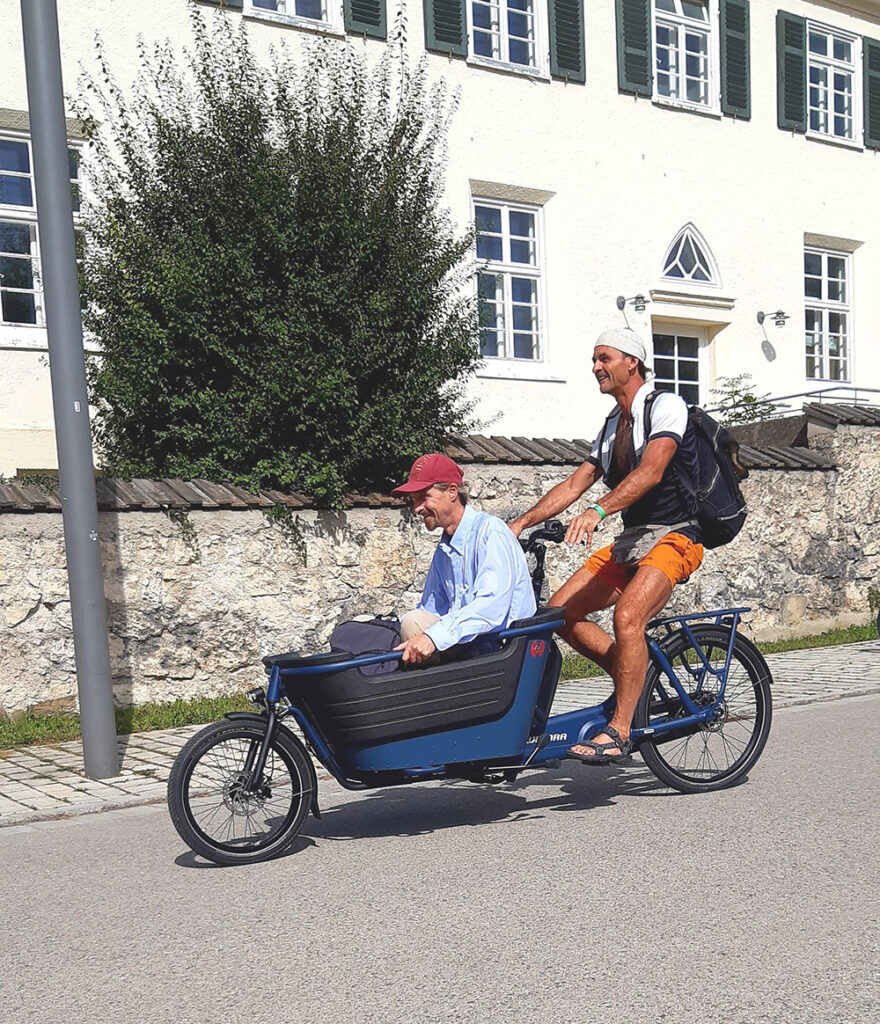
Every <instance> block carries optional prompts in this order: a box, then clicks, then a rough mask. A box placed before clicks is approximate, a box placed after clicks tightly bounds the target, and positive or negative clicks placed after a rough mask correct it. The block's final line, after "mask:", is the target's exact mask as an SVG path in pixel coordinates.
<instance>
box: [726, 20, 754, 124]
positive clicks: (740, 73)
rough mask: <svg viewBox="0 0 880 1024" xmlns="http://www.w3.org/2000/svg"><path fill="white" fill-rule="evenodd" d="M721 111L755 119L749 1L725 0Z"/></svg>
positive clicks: (745, 118)
mask: <svg viewBox="0 0 880 1024" xmlns="http://www.w3.org/2000/svg"><path fill="white" fill-rule="evenodd" d="M721 109H722V111H723V112H724V113H725V114H733V116H734V117H741V118H743V119H744V120H746V121H748V119H749V118H750V117H751V116H752V97H751V86H750V83H749V0H721Z"/></svg>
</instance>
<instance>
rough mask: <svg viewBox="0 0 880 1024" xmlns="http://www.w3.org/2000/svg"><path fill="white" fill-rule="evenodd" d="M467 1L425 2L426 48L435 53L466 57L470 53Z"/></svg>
mask: <svg viewBox="0 0 880 1024" xmlns="http://www.w3.org/2000/svg"><path fill="white" fill-rule="evenodd" d="M464 4H465V0H425V48H426V49H428V50H433V51H434V52H435V53H445V54H447V55H449V54H454V55H455V56H456V57H466V56H467V52H468V38H467V19H466V18H465V13H464Z"/></svg>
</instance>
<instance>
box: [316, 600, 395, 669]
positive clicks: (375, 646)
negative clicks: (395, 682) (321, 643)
mask: <svg viewBox="0 0 880 1024" xmlns="http://www.w3.org/2000/svg"><path fill="white" fill-rule="evenodd" d="M399 643H400V620H399V619H398V618H396V617H395V616H393V615H387V616H386V615H377V616H376V617H375V618H373V619H368V620H367V621H366V622H358V621H356V620H355V621H353V622H340V623H339V625H338V626H337V627H336V628H335V629H334V630H333V632H332V633H331V634H330V650H331V651H333V652H334V653H337V654H352V655H355V654H382V653H385V652H386V651H393V650H394V648H395V647H396V646H397V645H398V644H399ZM399 665H400V662H399V661H383V662H380V663H379V664H378V665H363V666H362V667H361V672H362V673H363V674H364V675H365V676H383V675H385V674H386V673H388V672H396V671H397V668H398V666H399Z"/></svg>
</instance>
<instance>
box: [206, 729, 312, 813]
mask: <svg viewBox="0 0 880 1024" xmlns="http://www.w3.org/2000/svg"><path fill="white" fill-rule="evenodd" d="M224 717H225V718H229V719H231V720H232V721H233V722H253V724H254V725H259V726H260V727H261V728H262V729H263V730H265V728H266V716H265V715H264V714H262V715H261V714H258V713H257V712H256V711H228V712H227V713H226V715H225V716H224ZM281 728H284V727H283V726H282V725H280V724H279V723H278V722H277V721H276V723H275V729H276V731H277V730H278V729H281ZM284 733H285V739H288V740H289V741H290V742H291V743H295V744H296V746H298V747H299V748H300V750H301V751H302V752H303V754H305V758H306V763H307V764H308V766H309V772H310V773H311V782H312V803H311V807H310V810H311V812H312V814H314V816H315V817H316V818H320V817H321V810H320V808H319V807H318V773H317V772H316V771H315V763H314V761H312V755H311V754H310V753H309V752H308V750H307V749H306V747H305V744H304V743H303V742H302V740H301V739H300V738H299V736H297V735H295V734H294V733H293V732H291V731H290V729H285V730H284Z"/></svg>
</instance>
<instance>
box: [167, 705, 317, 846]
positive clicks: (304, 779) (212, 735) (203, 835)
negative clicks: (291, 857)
mask: <svg viewBox="0 0 880 1024" xmlns="http://www.w3.org/2000/svg"><path fill="white" fill-rule="evenodd" d="M264 734H265V729H264V727H263V726H262V724H260V723H259V722H256V721H255V722H236V721H223V722H216V723H214V725H209V726H208V727H207V728H206V729H203V730H202V731H201V732H199V733H197V734H196V735H195V736H193V738H192V739H191V740H190V741H189V742H188V743H187V744H186V745H185V746H184V748H183V749H182V750H181V752H180V753H179V754H178V756H177V759H176V760H175V762H174V765H173V766H172V769H171V775H170V776H169V779H168V809H169V811H170V813H171V820H172V822H173V823H174V827H175V828H176V829H177V831H178V833H179V834H180V837H181V838H182V839H183V841H184V842H185V843H186V844H187V845H188V846H189V847H191V849H193V850H194V851H195V852H196V853H200V854H201V855H202V856H203V857H207V858H208V860H211V861H213V862H214V863H215V864H224V865H230V864H253V863H255V862H256V861H261V860H268V859H269V858H270V857H275V856H277V855H278V854H279V853H281V852H282V851H284V850H285V849H286V848H287V847H288V846H290V844H291V843H292V842H293V841H294V839H295V838H296V836H297V833H298V832H299V830H300V828H301V826H302V823H303V819H304V818H305V816H306V814H307V813H308V810H309V806H310V803H311V799H312V791H313V789H314V783H313V772H312V767H311V764H310V762H309V758H308V754H307V753H306V751H305V750H304V749H303V747H302V745H301V744H300V743H299V741H298V740H297V739H296V737H294V736H292V735H291V734H290V733H289V732H288V731H287V730H286V729H285V728H284V727H283V726H279V727H278V728H277V729H276V731H275V736H274V737H273V739H272V742H271V746H270V748H269V751H268V753H267V756H266V765H265V768H264V769H263V773H262V775H261V777H260V779H259V780H258V782H257V784H256V785H248V784H247V783H248V779H249V777H250V774H251V769H252V767H253V764H254V762H255V761H256V756H257V754H258V752H259V749H260V747H261V746H262V743H263V738H264Z"/></svg>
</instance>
